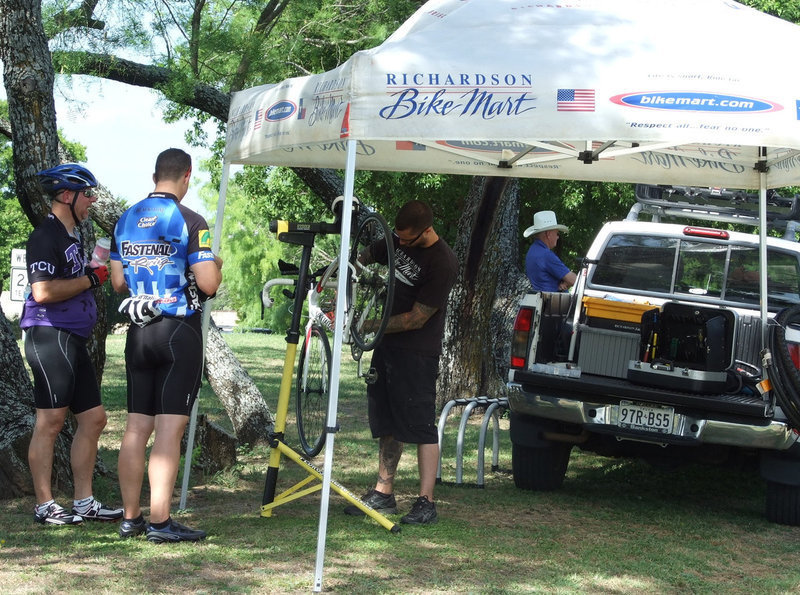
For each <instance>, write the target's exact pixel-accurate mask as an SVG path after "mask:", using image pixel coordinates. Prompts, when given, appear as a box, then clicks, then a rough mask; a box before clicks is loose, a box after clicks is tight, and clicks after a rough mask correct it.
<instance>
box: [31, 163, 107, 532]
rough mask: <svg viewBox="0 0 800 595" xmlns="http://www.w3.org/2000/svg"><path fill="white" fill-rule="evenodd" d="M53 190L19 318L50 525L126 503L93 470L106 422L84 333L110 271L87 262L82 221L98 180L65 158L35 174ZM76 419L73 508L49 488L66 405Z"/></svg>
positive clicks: (38, 480) (37, 233)
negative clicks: (110, 499) (97, 482)
mask: <svg viewBox="0 0 800 595" xmlns="http://www.w3.org/2000/svg"><path fill="white" fill-rule="evenodd" d="M36 175H37V176H38V177H39V181H40V183H41V185H42V188H43V189H44V190H45V191H46V192H48V193H49V194H50V195H51V199H52V201H51V211H50V214H48V215H47V217H46V218H45V219H44V221H42V223H41V224H40V225H39V226H38V227H37V228H36V229H35V230H34V231H33V233H31V235H30V238H28V245H27V249H26V258H27V264H28V282H29V284H30V287H31V293H30V295H29V296H28V297H27V298H26V300H25V305H24V308H23V312H22V320H21V322H20V326H21V327H22V328H23V329H24V330H25V359H27V360H28V364H29V365H30V367H31V371H32V372H33V390H34V400H35V404H36V425H35V426H34V429H33V436H31V443H30V446H29V448H28V464H29V465H30V468H31V477H32V479H33V488H34V491H35V492H36V502H37V504H36V506H35V509H34V515H33V518H34V520H35V521H36V522H38V523H42V524H46V525H75V524H78V523H81V522H82V521H83V520H84V519H90V520H105V521H110V520H117V519H120V518H121V517H122V509H121V508H118V509H110V508H106V507H105V506H103V505H102V504H101V503H100V502H99V501H97V500H95V499H94V496H93V494H92V474H93V472H94V465H95V459H96V458H97V440H98V438H99V437H100V433H101V432H102V431H103V428H104V427H105V425H106V412H105V409H103V406H102V405H101V403H100V388H99V387H98V386H97V379H96V376H95V369H94V365H93V364H92V361H91V359H90V357H89V351H88V349H87V347H86V341H87V338H88V337H89V335H90V333H91V332H92V327H94V324H95V322H97V304H96V303H95V299H94V294H93V293H92V289H93V288H95V287H99V286H100V285H102V284H103V283H104V282H105V281H106V279H108V269H107V268H106V267H104V266H101V267H97V268H89V267H88V266H87V263H88V259H87V257H86V250H85V247H84V245H83V239H82V238H81V236H80V232H79V230H78V227H77V226H78V225H79V224H80V222H81V221H85V220H86V219H88V217H89V206H90V205H91V204H92V203H93V202H95V200H97V199H96V198H95V190H94V188H95V187H96V186H97V180H96V179H95V177H94V176H93V175H92V173H91V172H90V171H89V170H88V169H86V168H85V167H83V166H81V165H77V164H74V163H64V164H61V165H57V166H56V167H53V168H50V169H45V170H42V171H40V172H38V173H37V174H36ZM68 408H69V409H70V410H71V411H72V412H73V414H74V415H75V419H76V420H77V422H78V429H77V430H76V431H75V436H74V437H73V439H72V448H71V450H70V465H71V467H72V477H73V482H74V484H75V486H74V487H75V494H74V498H75V500H74V502H73V506H72V512H67V510H65V509H64V508H62V507H61V506H59V505H58V504H56V503H55V500H54V499H53V493H52V486H51V482H52V473H53V448H54V446H55V441H56V437H57V436H58V433H59V432H60V431H61V429H62V428H63V427H64V421H65V419H66V416H67V409H68Z"/></svg>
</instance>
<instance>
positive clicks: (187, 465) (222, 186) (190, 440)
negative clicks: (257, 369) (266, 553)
mask: <svg viewBox="0 0 800 595" xmlns="http://www.w3.org/2000/svg"><path fill="white" fill-rule="evenodd" d="M230 170H231V164H230V163H228V162H227V161H226V162H224V163H223V164H222V178H221V179H220V183H219V200H218V201H217V218H216V220H215V222H214V243H213V244H212V246H211V250H212V252H214V254H217V253H219V244H220V238H221V237H222V217H223V214H224V213H225V197H226V195H227V193H228V177H229V175H230ZM210 320H211V300H209V301H207V302H206V303H205V305H204V306H203V326H202V333H203V365H205V353H206V337H207V336H208V324H209V321H210ZM198 401H199V399H195V401H194V405H192V412H191V414H190V415H189V435H188V436H186V456H185V458H184V464H183V481H182V482H181V500H180V504H179V505H178V509H179V510H184V509H185V508H186V496H187V493H188V491H189V476H190V475H191V473H192V452H193V451H194V435H195V431H196V429H197V410H198V408H199V407H198Z"/></svg>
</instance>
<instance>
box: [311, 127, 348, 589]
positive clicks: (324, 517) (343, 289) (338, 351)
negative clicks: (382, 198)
mask: <svg viewBox="0 0 800 595" xmlns="http://www.w3.org/2000/svg"><path fill="white" fill-rule="evenodd" d="M355 174H356V141H354V140H353V139H349V140H348V141H347V163H346V165H345V172H344V203H343V204H342V233H341V234H340V237H339V239H340V245H339V271H340V272H341V271H347V270H348V260H349V256H350V227H351V220H352V215H353V187H354V185H355ZM338 277H339V278H338V286H337V291H338V295H340V296H343V295H347V281H348V277H349V275H343V274H340V275H338ZM344 302H345V300H343V299H341V300H336V320H335V323H334V332H333V358H332V360H333V361H332V362H331V387H330V395H329V398H328V426H329V428H328V431H327V433H326V435H325V436H326V437H325V469H324V473H323V477H322V498H321V502H320V507H319V530H318V533H317V561H316V566H315V570H314V591H321V590H322V570H323V566H324V564H325V540H326V538H327V533H328V505H329V500H330V490H331V471H332V467H333V443H334V431H335V430H333V428H335V427H336V411H337V408H338V406H339V372H340V368H341V360H342V342H343V339H344V328H343V326H342V325H343V324H344V306H345V303H344Z"/></svg>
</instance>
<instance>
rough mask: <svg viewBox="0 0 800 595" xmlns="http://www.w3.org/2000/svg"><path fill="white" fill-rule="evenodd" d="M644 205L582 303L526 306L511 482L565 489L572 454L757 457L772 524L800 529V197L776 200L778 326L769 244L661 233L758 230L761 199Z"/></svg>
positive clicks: (772, 213) (589, 268) (675, 197)
mask: <svg viewBox="0 0 800 595" xmlns="http://www.w3.org/2000/svg"><path fill="white" fill-rule="evenodd" d="M636 194H637V198H638V199H639V201H638V202H637V204H636V205H634V207H633V209H631V213H630V214H629V215H628V218H627V219H626V220H625V221H616V222H611V223H607V224H605V225H604V226H603V228H602V229H601V231H600V232H599V234H598V235H597V237H596V238H595V240H594V242H593V244H592V246H591V248H590V250H589V252H588V254H587V255H586V257H585V259H584V262H583V267H582V269H581V270H580V274H579V276H578V282H577V283H576V286H575V288H574V292H573V293H572V294H568V293H540V292H534V293H530V294H528V295H526V296H525V297H524V298H523V299H522V301H521V304H520V309H519V312H518V315H517V319H516V322H515V328H514V335H513V340H512V345H511V367H510V370H509V375H508V383H507V387H508V396H509V399H508V400H509V409H510V420H511V442H512V447H513V451H512V467H513V474H514V481H515V483H516V485H517V487H519V488H522V489H528V490H552V489H556V488H558V487H560V486H561V485H562V483H563V481H564V477H565V473H566V469H567V464H568V461H569V457H570V453H571V452H572V449H573V448H574V447H577V448H580V449H583V450H586V451H591V452H595V453H598V454H601V455H607V456H612V457H620V456H623V457H641V458H643V459H646V460H651V461H654V462H655V461H659V462H664V461H665V460H667V461H669V462H670V464H674V463H676V462H682V461H721V460H724V459H726V458H729V457H730V456H731V455H732V454H734V451H739V452H737V453H735V454H746V455H752V456H753V457H756V458H757V461H758V464H759V466H760V470H761V475H762V477H763V478H764V479H765V480H766V482H767V502H766V508H765V510H766V516H767V518H768V519H769V520H770V521H773V522H777V523H782V524H788V525H798V524H800V444H798V437H799V436H800V434H798V431H797V428H800V423H798V421H800V414H799V413H798V412H800V405H796V404H795V403H800V398H798V396H797V392H798V386H800V375H798V374H797V370H796V368H800V352H799V350H798V345H797V344H798V343H799V342H800V325H798V324H795V318H797V317H798V315H799V314H800V244H798V243H797V242H796V241H795V229H796V225H797V223H796V221H795V219H796V217H797V204H796V203H797V200H796V198H795V199H781V198H780V197H774V196H773V197H771V202H770V208H769V211H768V214H769V219H770V222H771V223H772V224H773V225H774V226H775V227H776V228H782V229H783V230H784V238H780V237H772V236H769V237H768V238H767V251H766V254H767V279H768V282H767V294H768V295H767V298H768V299H767V304H768V306H767V312H768V314H767V317H766V318H767V322H765V321H762V316H763V312H762V308H761V306H760V304H761V302H760V299H761V298H760V296H761V289H760V288H761V283H760V281H761V278H760V271H761V270H762V267H761V266H760V265H759V263H760V262H761V261H760V253H759V252H760V251H759V236H758V235H755V234H750V233H742V232H736V231H729V230H727V229H724V227H731V226H725V225H716V226H714V227H711V226H710V224H708V223H705V222H703V223H702V224H701V226H697V225H696V224H695V225H689V224H686V223H667V222H663V221H664V220H665V219H668V218H670V219H675V218H687V219H689V220H692V221H697V220H701V221H702V220H711V221H716V222H721V223H740V224H747V223H752V224H757V223H758V217H757V207H754V206H753V205H754V204H755V205H757V197H754V196H751V195H748V194H746V193H742V192H730V191H722V190H718V189H716V190H715V189H703V190H700V189H695V188H685V187H652V186H637V189H636ZM648 215H649V218H650V220H649V221H646V220H645V221H643V220H640V219H641V218H642V217H644V216H648ZM702 225H708V226H707V227H705V226H702ZM772 327H776V328H777V329H778V330H779V332H775V331H774V329H772ZM778 352H779V353H778ZM787 378H788V379H789V380H787ZM793 382H794V383H795V384H793ZM795 408H796V409H797V410H795ZM741 451H744V453H742V452H741Z"/></svg>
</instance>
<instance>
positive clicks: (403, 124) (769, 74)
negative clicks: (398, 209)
mask: <svg viewBox="0 0 800 595" xmlns="http://www.w3.org/2000/svg"><path fill="white" fill-rule="evenodd" d="M798 49H800V27H798V26H796V25H793V24H790V23H787V22H785V21H781V20H780V19H777V18H773V17H770V16H768V15H766V14H763V13H760V12H758V11H755V10H752V9H750V8H747V7H744V6H743V5H741V4H738V3H736V2H733V1H731V0H670V2H664V1H663V0H565V1H564V2H562V3H556V2H538V1H535V0H534V1H530V2H520V1H519V0H431V1H429V2H428V3H426V4H425V5H424V6H423V7H422V8H420V9H419V10H418V11H417V13H416V14H414V15H413V16H412V17H411V18H410V19H409V20H408V21H407V22H406V23H405V24H404V25H403V26H401V27H400V28H399V29H398V30H397V31H396V32H395V33H394V34H393V35H392V36H391V37H390V38H389V39H388V40H386V41H385V42H384V43H383V44H381V45H380V46H379V47H376V48H374V49H372V50H368V51H363V52H359V53H357V54H355V55H353V56H352V57H351V58H350V59H349V60H348V61H347V62H345V63H344V64H343V65H341V66H340V67H339V68H336V69H334V70H332V71H329V72H326V73H323V74H318V75H313V76H307V77H301V78H293V79H288V80H286V81H283V82H281V83H279V84H277V85H265V86H261V87H256V88H252V89H248V90H245V91H242V92H239V93H236V94H234V96H233V99H232V101H231V109H230V116H229V121H228V132H227V147H226V152H225V163H224V173H223V186H222V188H221V192H220V202H219V208H218V216H217V221H221V219H222V215H223V210H224V202H225V189H226V185H227V179H228V178H227V175H228V171H229V166H230V165H231V164H250V165H273V166H274V165H283V166H292V167H324V168H336V169H344V170H345V209H344V213H346V214H347V215H346V217H345V219H346V220H345V222H344V224H345V225H349V212H350V209H349V206H350V201H351V200H352V189H353V178H354V172H355V170H356V169H372V170H395V171H414V172H439V173H453V174H465V175H487V176H515V177H540V178H554V179H574V180H595V181H609V182H610V181H614V182H632V183H651V184H678V185H695V186H721V187H728V188H748V189H760V192H761V207H760V209H761V216H762V217H763V216H764V215H765V213H766V190H767V189H768V188H776V187H783V186H789V185H798V184H800V78H798V77H797V76H796V75H795V73H794V72H792V71H791V70H790V69H789V68H787V66H788V65H789V64H790V62H791V59H792V57H793V56H794V55H796V53H797V51H798ZM279 215H280V214H279V213H276V216H279ZM220 230H221V226H220V225H217V227H216V234H217V235H216V237H215V249H217V248H218V246H219V234H220ZM765 233H766V232H765V229H764V226H763V225H762V226H761V234H762V240H763V238H764V235H765ZM346 242H347V238H346V237H343V238H342V250H341V258H342V263H341V265H342V266H344V264H345V261H346V258H347V247H346V246H347V244H346ZM762 244H764V242H762ZM761 258H762V261H761V264H762V267H761V274H762V280H761V282H762V287H766V251H765V250H762V254H761ZM340 282H341V283H344V277H342V278H341V279H340ZM339 289H340V295H344V292H343V287H340V288H339ZM762 301H763V300H762ZM340 307H341V304H340ZM342 314H343V313H342V312H341V311H340V312H337V316H336V321H337V326H336V332H335V337H334V359H333V366H332V374H333V378H334V379H335V380H334V382H333V383H332V390H331V393H332V394H331V398H330V403H331V404H330V409H329V421H330V424H329V425H335V423H336V407H337V399H338V373H339V356H340V348H341V339H342V329H341V328H340V321H341V320H343V316H342ZM762 315H763V316H766V303H762ZM332 453H333V435H332V434H329V435H328V442H327V447H326V454H325V478H324V482H323V492H322V493H323V497H322V509H321V518H320V534H319V541H318V551H317V575H316V581H315V589H316V590H318V589H319V588H321V572H322V559H323V557H324V543H325V526H326V523H327V507H328V499H327V497H328V493H329V486H330V483H329V482H330V470H331V467H332V457H333V454H332Z"/></svg>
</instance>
